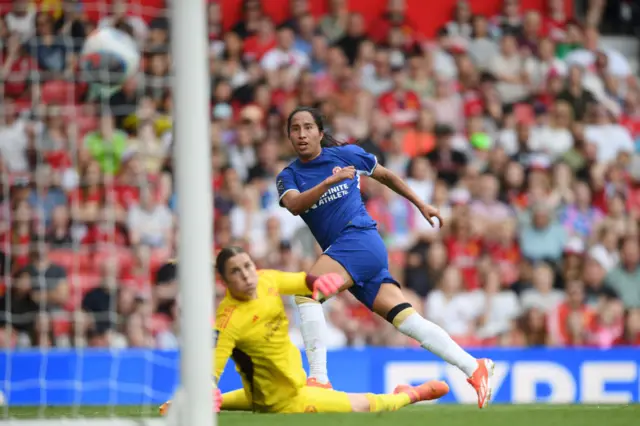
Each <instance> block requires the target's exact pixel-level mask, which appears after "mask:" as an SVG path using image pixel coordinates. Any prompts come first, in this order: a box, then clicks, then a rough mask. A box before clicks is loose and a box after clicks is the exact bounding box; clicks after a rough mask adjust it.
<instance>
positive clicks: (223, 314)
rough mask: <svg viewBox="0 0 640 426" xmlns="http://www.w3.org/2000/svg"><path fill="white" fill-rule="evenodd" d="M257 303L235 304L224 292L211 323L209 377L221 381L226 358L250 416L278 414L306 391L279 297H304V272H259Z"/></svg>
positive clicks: (244, 302) (306, 290)
mask: <svg viewBox="0 0 640 426" xmlns="http://www.w3.org/2000/svg"><path fill="white" fill-rule="evenodd" d="M258 277H259V278H258V286H257V298H256V299H253V300H249V301H241V300H237V299H234V298H233V297H232V296H231V295H230V294H229V293H228V292H227V294H226V296H225V297H224V299H223V300H222V302H221V303H220V305H219V307H218V310H217V315H216V323H215V329H214V332H215V337H216V349H215V355H214V371H215V379H216V381H217V380H218V379H219V378H220V375H221V374H222V371H223V370H224V367H225V365H226V364H227V360H228V359H229V357H231V358H232V359H233V360H234V362H235V364H236V369H237V370H238V372H239V373H240V376H241V377H242V384H243V387H244V389H245V392H246V394H247V398H248V399H249V400H250V401H252V404H253V410H254V411H257V412H266V411H273V410H278V409H279V408H280V406H284V405H286V404H287V403H288V402H289V399H290V398H292V397H293V396H295V395H296V394H297V393H298V390H299V389H300V388H302V387H304V386H305V383H306V378H307V377H306V373H305V371H304V369H303V368H302V358H301V356H300V351H299V350H298V348H296V347H295V345H294V344H293V343H292V342H291V339H290V338H289V321H288V319H287V314H286V312H285V307H284V304H283V301H282V298H281V296H280V295H281V294H289V295H308V294H310V293H311V292H310V290H309V289H308V288H307V285H306V274H305V273H304V272H299V273H290V272H281V271H275V270H261V271H258Z"/></svg>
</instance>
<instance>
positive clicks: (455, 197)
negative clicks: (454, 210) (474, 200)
mask: <svg viewBox="0 0 640 426" xmlns="http://www.w3.org/2000/svg"><path fill="white" fill-rule="evenodd" d="M449 199H450V200H451V204H454V205H461V204H467V203H468V202H469V201H470V200H471V194H469V191H468V190H467V189H466V188H455V189H453V190H452V191H451V193H450V194H449Z"/></svg>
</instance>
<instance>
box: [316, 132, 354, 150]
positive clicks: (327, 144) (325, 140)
mask: <svg viewBox="0 0 640 426" xmlns="http://www.w3.org/2000/svg"><path fill="white" fill-rule="evenodd" d="M343 145H348V143H347V142H345V141H341V140H338V139H336V138H335V137H333V135H332V134H331V133H329V132H326V131H325V132H324V135H323V136H322V140H321V141H320V146H321V147H323V148H331V147H334V146H343Z"/></svg>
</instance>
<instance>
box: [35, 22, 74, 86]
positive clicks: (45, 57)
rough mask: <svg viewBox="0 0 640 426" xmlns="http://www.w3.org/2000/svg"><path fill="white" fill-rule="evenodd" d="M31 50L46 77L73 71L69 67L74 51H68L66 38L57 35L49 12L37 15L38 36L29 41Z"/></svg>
mask: <svg viewBox="0 0 640 426" xmlns="http://www.w3.org/2000/svg"><path fill="white" fill-rule="evenodd" d="M29 50H30V51H31V52H32V54H33V55H34V56H35V58H36V61H37V62H38V66H39V68H40V71H43V72H44V77H45V78H50V79H53V78H61V77H62V75H63V73H65V72H67V73H72V72H73V71H72V70H70V69H68V68H67V67H68V66H69V65H72V64H73V62H72V61H71V60H70V59H71V58H70V55H71V53H72V52H69V51H68V47H67V45H66V44H65V42H64V40H63V39H62V38H60V37H59V36H57V35H56V33H55V27H54V22H53V17H52V16H51V15H50V14H49V13H45V12H40V13H38V15H37V16H36V36H35V37H34V38H33V39H31V40H30V41H29ZM71 75H72V74H71Z"/></svg>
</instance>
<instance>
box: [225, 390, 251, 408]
mask: <svg viewBox="0 0 640 426" xmlns="http://www.w3.org/2000/svg"><path fill="white" fill-rule="evenodd" d="M251 409H252V404H251V400H250V399H249V398H248V397H247V393H246V392H245V391H244V389H242V388H240V389H236V390H234V391H231V392H226V393H223V394H222V405H221V406H220V410H222V411H251Z"/></svg>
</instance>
